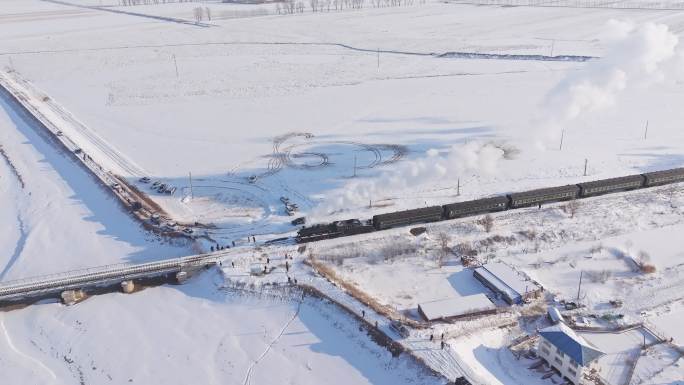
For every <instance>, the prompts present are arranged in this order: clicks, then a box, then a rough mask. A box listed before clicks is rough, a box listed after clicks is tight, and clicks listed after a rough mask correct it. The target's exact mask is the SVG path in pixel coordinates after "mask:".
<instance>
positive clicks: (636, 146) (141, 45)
mask: <svg viewBox="0 0 684 385" xmlns="http://www.w3.org/2000/svg"><path fill="white" fill-rule="evenodd" d="M85 3H87V2H85ZM7 4H8V8H7V12H8V13H7V14H6V15H5V16H4V19H5V21H6V22H5V23H3V25H2V26H0V31H1V32H2V33H0V36H2V40H0V48H2V55H1V56H0V62H2V63H3V64H2V65H3V67H5V68H11V69H13V70H15V71H16V75H17V76H20V77H22V78H25V79H27V80H28V81H29V82H30V84H31V85H32V86H34V87H35V88H36V90H38V92H39V93H40V92H44V93H45V94H46V95H48V96H50V97H51V98H52V100H53V101H55V102H56V103H58V104H60V105H61V106H62V107H63V108H64V109H65V110H67V111H70V112H71V113H72V114H74V115H75V116H77V117H78V119H79V120H80V121H81V122H83V123H84V124H86V126H87V127H88V128H89V129H90V130H92V131H93V132H95V133H96V134H97V135H98V136H99V137H101V138H103V139H104V140H105V141H106V142H107V143H108V144H109V145H110V147H111V148H112V149H114V150H116V151H117V152H118V153H119V154H123V156H124V158H125V159H127V160H128V161H129V162H130V163H132V164H134V165H136V166H137V168H139V169H141V170H142V172H143V173H145V174H149V175H151V176H153V177H156V178H159V179H161V180H163V181H165V182H167V183H170V184H172V185H174V186H177V187H178V191H177V193H176V194H175V195H174V196H172V197H169V196H166V195H163V194H157V193H156V192H154V193H152V196H153V198H154V199H156V200H157V201H159V202H160V203H161V204H162V205H163V206H164V208H165V209H167V210H168V211H169V212H170V213H171V214H173V215H174V216H175V217H176V218H178V219H179V220H187V221H195V220H197V221H200V222H206V223H215V224H218V225H219V226H220V227H221V230H220V231H217V232H215V233H214V234H211V235H212V236H214V237H215V238H217V239H219V238H223V239H226V240H232V239H235V238H237V237H240V236H243V235H249V234H255V233H256V234H268V233H273V232H287V231H291V230H292V227H290V226H289V225H288V224H287V222H288V219H289V218H288V217H287V215H285V212H284V207H283V205H282V204H281V203H280V201H279V198H280V197H281V196H286V197H288V198H289V199H290V200H291V201H292V202H293V203H296V204H298V205H299V207H300V210H302V211H304V212H308V213H310V212H312V211H316V210H314V209H315V208H316V207H319V206H320V205H321V202H323V203H324V204H323V205H322V206H321V209H320V210H318V211H316V213H317V214H321V216H323V215H327V214H328V213H329V212H330V211H337V212H339V210H340V209H345V210H346V212H341V213H340V214H338V215H339V216H355V215H364V216H368V215H369V214H370V211H374V212H378V211H388V210H394V209H398V208H402V207H415V206H418V205H423V204H431V203H446V202H450V201H457V200H463V199H469V198H473V197H480V196H486V195H490V194H494V193H502V192H506V191H513V190H523V189H526V188H530V187H540V186H547V185H554V184H563V183H571V182H577V181H580V180H586V179H596V178H599V177H608V176H615V175H620V174H627V173H633V172H637V171H642V170H652V169H661V168H667V167H672V166H678V165H681V163H682V159H681V155H680V154H681V143H683V142H682V140H681V139H682V133H681V130H680V129H679V127H678V126H677V124H676V122H677V121H679V120H681V118H682V116H681V109H679V108H678V103H676V99H677V98H678V97H680V94H681V92H682V90H681V87H679V85H678V83H676V80H677V75H676V74H673V73H671V72H667V75H668V76H667V77H666V81H665V82H661V83H657V84H655V85H653V84H650V83H652V82H651V81H650V80H651V79H650V78H649V79H646V80H647V81H644V82H642V81H641V79H634V80H633V81H632V79H631V78H630V79H629V80H630V81H632V83H629V84H628V85H629V86H627V87H626V88H625V89H624V90H620V92H619V94H618V95H617V98H616V103H615V105H614V106H612V107H610V108H606V109H597V110H596V111H593V109H592V108H587V110H588V111H587V112H586V113H582V114H580V115H579V116H578V117H576V118H573V119H571V120H568V121H564V122H563V123H564V125H563V126H564V127H563V128H565V129H566V132H565V134H564V143H563V151H557V150H554V148H556V147H557V146H558V142H559V135H560V133H559V132H556V131H553V130H548V132H544V133H541V134H540V133H538V132H536V131H537V129H538V128H539V127H535V125H536V120H537V119H539V118H540V117H542V118H543V117H544V114H546V113H549V110H548V109H545V108H541V106H543V105H544V102H545V100H546V99H547V95H548V93H549V92H550V91H551V90H552V89H553V88H554V87H555V86H556V85H557V84H558V82H559V81H560V80H561V79H564V78H566V77H567V76H568V74H569V73H576V72H578V71H581V70H582V69H583V68H585V67H587V66H592V63H576V62H553V61H544V60H471V59H457V58H448V57H444V58H440V57H436V56H430V55H428V56H420V55H411V53H422V54H430V53H447V52H454V51H459V52H474V53H496V54H536V55H572V54H575V55H589V56H602V55H606V54H611V50H610V49H609V48H607V45H608V43H606V42H605V41H604V40H603V37H604V35H605V34H606V30H608V31H610V28H608V27H606V23H607V22H608V21H609V20H610V19H628V20H633V21H634V22H635V23H645V22H657V23H664V24H665V25H668V26H669V27H670V29H671V31H672V32H673V33H674V34H675V35H676V34H678V33H679V30H680V28H681V27H680V26H681V25H682V23H683V22H684V19H682V18H681V16H680V15H679V14H670V13H666V12H662V11H629V10H595V9H538V8H524V7H520V8H518V7H509V8H506V7H473V6H467V5H455V4H442V3H439V4H433V3H428V4H414V5H413V6H408V7H394V8H384V9H374V8H366V9H363V10H349V11H344V12H329V13H328V12H326V13H317V14H311V13H305V14H301V15H294V16H289V15H272V16H265V17H257V18H243V19H234V20H215V21H212V24H214V25H215V27H208V28H201V27H194V26H189V25H183V24H178V23H169V22H162V21H155V20H148V19H145V18H141V17H137V16H130V15H122V14H112V13H110V12H104V11H99V10H94V9H86V8H74V7H68V6H62V5H59V6H58V5H56V4H52V3H37V4H31V5H27V3H25V2H14V1H7ZM91 5H92V4H91ZM209 5H210V6H213V7H219V6H220V7H229V6H232V5H230V4H228V5H226V4H209ZM174 6H179V7H187V5H186V4H182V5H181V4H175V5H173V4H167V5H164V6H160V7H155V6H146V7H142V8H137V7H120V8H126V9H129V10H133V11H135V10H137V11H139V12H148V11H149V12H153V13H154V12H156V11H154V10H157V9H159V10H163V9H166V8H173V7H174ZM31 7H33V8H31ZM27 9H35V10H36V11H37V14H40V15H44V17H45V19H44V20H41V26H40V30H37V29H36V28H33V27H32V24H31V22H29V21H26V20H25V19H26V16H25V15H24V12H23V11H26V10H27ZM57 9H59V10H61V11H62V12H78V15H79V16H78V17H79V23H77V24H74V23H73V22H72V21H71V17H72V16H73V15H71V13H69V14H68V15H62V14H61V13H59V12H57ZM150 10H152V11H150ZM137 11H136V12H137ZM159 12H162V11H159ZM162 13H163V12H162ZM76 25H77V26H78V27H77V28H76V27H75V26H76ZM323 25H325V26H326V28H321V26H323ZM397 26H401V28H398V27H397ZM38 32H40V33H38ZM46 33H49V34H50V38H49V39H46V38H44V34H46ZM635 38H636V37H635ZM338 44H344V45H345V46H341V45H338ZM359 49H361V50H359ZM625 49H631V48H630V47H627V48H625ZM377 50H380V52H379V53H378V52H377ZM390 51H391V52H390ZM394 51H400V52H395V53H392V52H394ZM636 51H637V52H635V53H634V54H635V55H638V54H641V52H638V47H637V49H636ZM648 53H649V52H647V53H646V54H648ZM636 60H640V59H636ZM47 62H49V63H50V65H49V66H48V65H45V63H47ZM649 63H650V62H649ZM656 63H659V62H656ZM656 67H657V68H656V70H658V71H660V70H661V69H660V66H656ZM675 72H676V71H675ZM631 75H632V74H631V73H629V76H631ZM670 75H671V76H670ZM641 83H647V84H641ZM606 97H610V95H608V96H606ZM604 104H610V103H604ZM554 111H555V110H553V108H552V109H551V112H554ZM647 120H648V122H649V123H648V124H649V133H648V137H647V139H646V140H644V139H643V131H644V126H645V124H646V121H647ZM542 131H544V130H542ZM296 133H299V134H300V135H293V134H296ZM303 133H309V134H311V135H309V136H304V135H301V134H303ZM76 139H77V140H78V139H79V138H76ZM80 140H81V142H82V145H83V148H84V149H87V150H90V151H89V153H92V155H93V156H94V157H95V158H96V159H100V160H101V161H102V162H103V163H107V157H108V155H107V154H104V153H102V152H101V151H99V150H98V149H97V148H92V147H93V146H92V145H89V143H88V141H87V140H86V139H85V138H80ZM473 141H475V142H478V143H480V144H482V143H486V142H494V143H495V145H497V146H499V147H502V146H503V147H504V148H507V149H508V150H510V151H509V153H508V155H507V156H506V158H505V159H503V160H501V161H499V162H498V163H497V164H496V165H495V167H493V169H494V171H495V172H494V173H493V174H490V173H484V172H483V170H482V169H481V168H482V167H480V165H478V164H474V165H471V166H469V167H464V166H463V164H462V163H463V162H464V160H463V159H460V158H459V159H457V160H456V161H455V162H456V163H459V164H457V165H454V166H453V167H452V168H451V169H448V175H449V177H448V178H443V177H442V178H434V177H426V178H423V179H422V180H415V181H414V183H408V184H407V185H405V186H404V185H402V186H399V187H401V188H392V189H391V190H390V189H387V188H382V187H381V186H380V187H379V186H377V185H375V182H373V181H372V179H371V180H370V181H369V179H370V178H373V177H377V176H378V174H381V173H383V170H390V169H394V167H395V166H394V165H393V164H394V163H397V161H399V162H398V164H399V165H401V164H403V163H407V162H403V161H406V160H412V159H422V158H424V157H425V151H426V150H428V149H431V148H434V149H437V150H439V151H441V152H443V153H445V152H448V151H449V149H450V148H451V147H452V146H454V145H456V146H459V147H457V148H456V149H455V150H453V151H452V153H456V154H460V155H461V158H467V157H468V156H469V153H470V152H473V151H477V148H478V147H477V146H476V147H475V149H472V148H462V147H461V146H463V145H464V143H466V142H471V143H472V142H473ZM538 141H542V142H544V143H546V144H547V147H548V149H547V150H544V151H540V150H539V149H538V147H537V146H536V142H538ZM585 159H588V160H589V162H588V163H589V167H588V176H586V177H584V176H583V166H584V160H585ZM355 164H356V167H354V165H355ZM407 164H408V166H406V168H409V169H411V163H407ZM397 167H401V166H397ZM115 171H117V172H120V173H122V174H130V172H127V171H126V170H116V169H115ZM190 172H192V174H193V177H194V184H195V185H196V187H197V188H196V189H194V191H193V192H194V195H195V199H192V200H189V199H185V200H183V199H182V198H183V197H186V196H188V195H189V193H190V191H189V179H188V174H189V173H190ZM354 174H356V175H357V178H356V179H353V180H350V177H351V176H353V175H354ZM129 176H131V179H132V180H136V179H137V177H136V176H135V175H129ZM249 177H256V183H249V182H248V178H249ZM457 179H460V185H461V193H462V194H461V195H460V197H456V184H457ZM144 187H147V186H144ZM148 190H149V189H148ZM341 191H344V192H345V193H344V194H340V192H341ZM368 191H370V193H368ZM369 194H370V195H371V196H370V197H369V198H370V200H371V203H375V204H374V206H375V207H376V208H375V209H373V210H368V209H367V206H368V205H367V203H368V201H369V199H366V195H369Z"/></svg>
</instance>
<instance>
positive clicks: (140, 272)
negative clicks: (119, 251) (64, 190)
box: [0, 251, 227, 302]
mask: <svg viewBox="0 0 684 385" xmlns="http://www.w3.org/2000/svg"><path fill="white" fill-rule="evenodd" d="M226 254H227V252H226V251H220V252H215V253H210V254H199V255H192V256H187V257H180V258H174V259H165V260H160V261H154V262H147V263H139V264H129V263H122V264H116V265H106V266H99V267H93V268H88V269H82V270H74V271H67V272H63V273H57V274H51V275H44V276H37V277H31V278H25V279H19V280H14V281H6V282H0V302H19V301H21V300H22V299H30V298H35V297H39V296H44V295H48V294H52V293H57V292H61V291H65V290H72V289H83V288H88V287H97V286H104V285H108V284H115V283H120V282H123V281H125V280H131V279H135V278H151V277H155V276H161V275H164V274H169V273H179V272H191V271H195V270H198V269H201V268H203V267H207V266H212V265H215V264H217V263H218V262H219V261H220V260H221V259H223V258H224V257H225V255H226Z"/></svg>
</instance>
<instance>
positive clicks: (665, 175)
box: [643, 167, 684, 187]
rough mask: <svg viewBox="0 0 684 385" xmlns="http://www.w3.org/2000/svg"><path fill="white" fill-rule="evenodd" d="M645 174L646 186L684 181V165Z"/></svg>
mask: <svg viewBox="0 0 684 385" xmlns="http://www.w3.org/2000/svg"><path fill="white" fill-rule="evenodd" d="M643 175H644V178H646V182H645V183H644V186H646V187H651V186H660V185H664V184H668V183H677V182H684V167H683V168H673V169H670V170H665V171H655V172H647V173H645V174H643Z"/></svg>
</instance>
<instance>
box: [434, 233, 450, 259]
mask: <svg viewBox="0 0 684 385" xmlns="http://www.w3.org/2000/svg"><path fill="white" fill-rule="evenodd" d="M437 241H438V242H439V254H438V255H437V266H438V267H442V265H444V260H445V259H446V257H447V256H449V252H450V251H451V250H450V249H449V242H450V241H451V238H450V237H449V234H447V233H445V232H441V233H439V234H437Z"/></svg>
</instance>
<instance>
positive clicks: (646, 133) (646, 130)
mask: <svg viewBox="0 0 684 385" xmlns="http://www.w3.org/2000/svg"><path fill="white" fill-rule="evenodd" d="M647 135H648V120H647V121H646V129H645V130H644V140H646V136H647Z"/></svg>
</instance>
